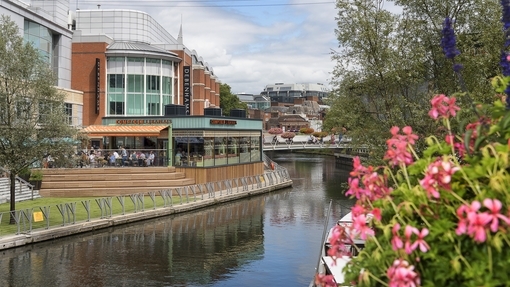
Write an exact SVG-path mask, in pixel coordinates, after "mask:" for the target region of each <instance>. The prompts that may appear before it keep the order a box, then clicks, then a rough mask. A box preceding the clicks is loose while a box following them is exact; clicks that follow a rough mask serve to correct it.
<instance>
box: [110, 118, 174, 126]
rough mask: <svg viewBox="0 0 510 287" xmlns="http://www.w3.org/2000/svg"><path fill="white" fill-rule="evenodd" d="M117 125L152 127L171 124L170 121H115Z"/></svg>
mask: <svg viewBox="0 0 510 287" xmlns="http://www.w3.org/2000/svg"><path fill="white" fill-rule="evenodd" d="M115 123H116V124H118V125H154V124H171V123H172V120H168V119H165V120H154V119H153V120H116V121H115Z"/></svg>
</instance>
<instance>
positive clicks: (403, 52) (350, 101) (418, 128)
mask: <svg viewBox="0 0 510 287" xmlns="http://www.w3.org/2000/svg"><path fill="white" fill-rule="evenodd" d="M394 2H395V3H396V4H398V5H400V6H401V7H402V8H403V9H402V10H403V13H402V14H399V15H397V14H392V13H390V12H389V11H387V10H385V9H384V5H383V4H384V1H380V0H361V1H359V0H356V1H354V0H353V1H351V0H342V1H337V9H338V17H337V23H338V29H336V34H337V38H338V41H339V43H340V49H339V51H338V52H334V53H333V59H334V60H336V62H337V66H336V67H335V69H334V71H333V80H332V85H333V86H334V87H335V89H334V91H333V93H332V94H333V97H332V98H333V99H332V101H331V102H330V103H329V104H330V105H331V109H330V110H329V112H328V113H327V115H326V118H325V122H324V127H323V128H324V129H325V130H330V129H333V128H341V127H343V128H346V129H347V130H348V131H349V136H350V137H352V138H353V143H359V144H368V145H370V146H372V147H374V149H373V150H372V153H373V155H374V156H373V158H382V155H383V153H384V150H383V149H382V147H384V146H385V145H384V143H385V139H387V138H388V137H389V136H390V135H389V133H388V131H389V130H390V128H391V127H392V126H399V127H403V126H407V125H409V126H412V127H413V130H414V131H415V133H417V134H418V135H425V134H437V129H438V126H437V125H436V124H431V123H429V122H427V121H423V120H422V119H423V118H424V117H426V115H427V111H428V107H429V104H428V103H429V100H430V99H431V98H432V96H433V95H434V94H438V93H445V94H451V93H453V92H455V91H458V90H459V88H463V89H464V90H465V91H469V93H464V94H463V96H462V97H460V98H459V101H460V104H461V107H463V110H467V111H469V109H466V107H468V106H470V105H472V103H473V101H479V102H484V103H487V102H489V100H490V99H489V98H488V97H487V95H488V94H490V93H488V92H487V91H490V90H491V86H490V81H489V79H490V78H491V77H493V76H494V75H495V74H493V73H494V71H495V67H497V65H498V63H499V55H500V54H499V52H497V51H498V49H500V48H501V47H502V45H501V43H502V41H503V39H501V37H499V36H496V35H495V34H494V33H495V32H494V31H495V30H497V29H494V27H496V26H498V25H499V23H498V22H499V17H497V16H495V15H500V13H501V12H500V11H499V10H498V5H497V3H496V2H495V1H492V2H494V3H492V2H491V1H483V0H468V1H440V0H430V1H421V0H420V1H418V0H399V1H394ZM488 2H490V3H488ZM447 16H449V17H451V18H454V19H455V29H456V31H457V32H459V33H457V35H459V36H458V48H459V50H461V51H465V53H464V54H461V55H460V56H459V57H458V61H459V62H462V64H463V65H464V69H463V70H462V74H463V78H464V79H465V80H464V82H463V83H462V82H460V81H459V80H458V78H456V75H455V73H453V69H452V67H453V64H454V63H452V61H451V60H450V59H447V58H446V57H445V56H444V54H443V52H442V49H441V46H440V42H441V36H442V34H441V32H442V28H443V27H442V23H443V21H444V19H445V17H447ZM468 20H469V24H468ZM499 26H500V25H499ZM462 86H464V87H462ZM422 146H423V142H420V143H418V146H417V150H418V151H419V150H422Z"/></svg>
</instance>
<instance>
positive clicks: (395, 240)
mask: <svg viewBox="0 0 510 287" xmlns="http://www.w3.org/2000/svg"><path fill="white" fill-rule="evenodd" d="M399 230H400V224H398V223H395V225H393V228H392V229H391V233H392V234H393V237H392V238H391V247H392V248H393V250H395V251H397V250H398V249H402V247H404V242H402V239H400V237H399V236H398V231H399Z"/></svg>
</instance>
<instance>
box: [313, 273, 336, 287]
mask: <svg viewBox="0 0 510 287" xmlns="http://www.w3.org/2000/svg"><path fill="white" fill-rule="evenodd" d="M315 285H317V286H321V287H337V286H338V284H336V282H335V279H334V278H333V275H324V274H316V275H315Z"/></svg>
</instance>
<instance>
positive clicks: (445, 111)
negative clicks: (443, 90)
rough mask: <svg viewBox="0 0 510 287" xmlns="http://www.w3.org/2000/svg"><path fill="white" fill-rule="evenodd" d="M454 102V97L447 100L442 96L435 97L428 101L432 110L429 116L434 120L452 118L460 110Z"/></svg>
mask: <svg viewBox="0 0 510 287" xmlns="http://www.w3.org/2000/svg"><path fill="white" fill-rule="evenodd" d="M455 101H456V99H455V98H454V97H452V98H448V97H447V96H445V95H443V94H441V95H436V96H435V97H434V98H432V100H430V103H431V104H432V109H431V110H430V111H429V116H430V117H431V118H433V119H434V120H435V119H437V118H439V117H441V118H445V119H448V118H450V117H454V116H455V115H456V112H457V111H458V110H460V108H459V107H458V106H456V105H455Z"/></svg>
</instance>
